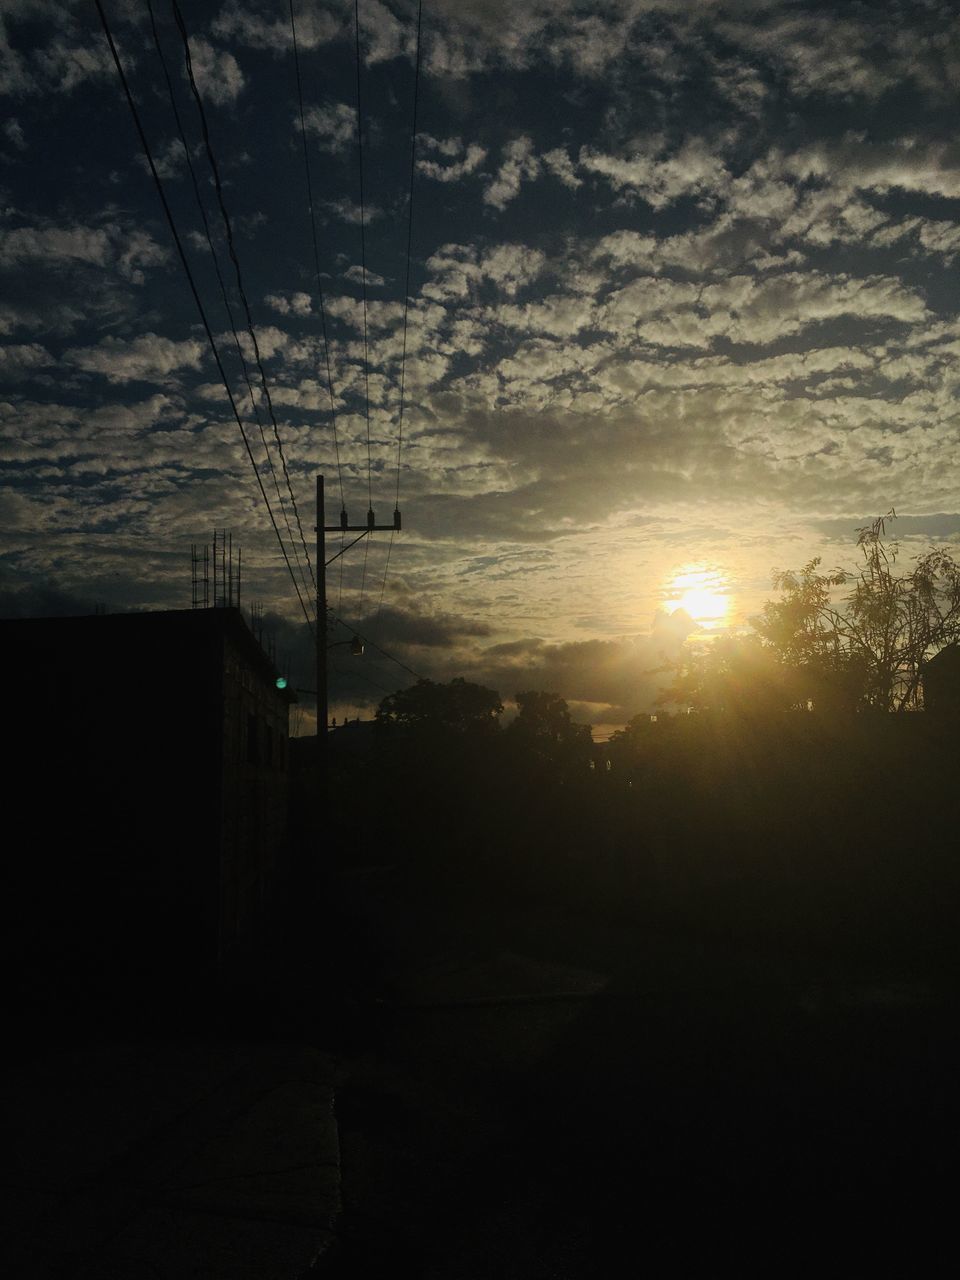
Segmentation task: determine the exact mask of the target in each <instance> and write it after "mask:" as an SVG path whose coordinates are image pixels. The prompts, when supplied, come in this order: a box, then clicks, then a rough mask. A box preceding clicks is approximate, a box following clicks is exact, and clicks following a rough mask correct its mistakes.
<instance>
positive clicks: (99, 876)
mask: <svg viewBox="0 0 960 1280" xmlns="http://www.w3.org/2000/svg"><path fill="white" fill-rule="evenodd" d="M0 651H2V653H3V655H4V658H5V666H6V670H7V677H8V689H7V698H6V708H5V710H6V716H5V720H6V724H7V731H8V735H9V741H10V743H11V745H12V747H13V752H12V755H13V760H14V763H13V767H12V771H10V773H9V774H8V783H9V785H10V791H9V795H10V806H9V809H8V838H10V840H11V843H10V845H8V853H7V863H8V871H9V878H8V893H7V895H6V910H5V915H6V916H7V919H6V921H5V934H4V948H5V950H7V951H8V953H10V955H11V956H12V959H13V960H14V962H15V969H16V974H17V975H18V981H19V989H20V995H21V996H22V997H23V998H24V999H26V1000H28V1001H29V1000H30V999H32V998H37V999H40V998H46V997H51V996H57V995H58V993H59V994H61V995H62V994H63V993H65V992H68V991H70V990H71V989H73V988H74V987H78V988H81V989H82V992H83V993H84V994H89V993H90V992H91V991H93V990H97V991H101V992H104V991H109V990H111V989H115V990H117V991H121V990H125V989H130V988H135V989H140V990H150V991H153V992H157V993H161V992H166V993H168V994H169V993H175V992H177V991H182V992H184V994H186V992H187V991H188V990H190V991H206V990H211V989H213V988H214V987H216V985H217V984H219V983H224V982H228V981H229V979H230V977H231V975H234V974H236V973H238V972H240V971H241V970H242V969H243V967H244V966H245V965H247V964H249V963H256V962H257V955H258V947H259V945H260V943H262V941H263V938H264V937H265V935H266V931H267V929H268V926H269V921H270V917H271V911H272V909H273V908H274V906H275V905H276V904H277V903H278V902H279V901H280V900H281V899H282V896H283V894H284V892H285V888H286V878H287V868H288V859H287V855H286V844H285V842H286V822H287V772H288V751H289V748H288V723H287V722H288V712H289V704H290V702H291V701H292V700H293V698H292V695H291V694H290V692H289V691H288V690H286V689H285V688H280V687H278V672H277V671H276V669H275V667H274V665H273V663H272V662H271V660H270V659H269V657H268V656H267V654H266V653H265V652H264V651H263V649H262V648H261V647H260V645H259V644H258V643H257V641H256V639H255V638H254V636H253V634H252V633H251V631H250V630H249V628H248V627H247V626H246V624H245V622H244V620H243V618H242V616H241V614H240V611H239V610H238V609H232V608H220V609H200V610H182V611H180V610H178V611H170V612H157V613H138V614H117V615H109V616H102V615H101V616H93V617H77V618H44V619H16V620H7V621H2V622H0ZM11 818H15V819H16V821H13V822H11V821H10V819H11ZM14 830H16V831H17V832H18V833H19V834H17V835H15V836H14V835H13V831H14Z"/></svg>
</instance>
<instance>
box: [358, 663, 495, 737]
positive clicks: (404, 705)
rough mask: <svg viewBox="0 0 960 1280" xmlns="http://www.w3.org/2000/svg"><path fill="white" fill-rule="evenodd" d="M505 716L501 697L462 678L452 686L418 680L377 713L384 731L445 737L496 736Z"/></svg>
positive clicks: (382, 703) (382, 705)
mask: <svg viewBox="0 0 960 1280" xmlns="http://www.w3.org/2000/svg"><path fill="white" fill-rule="evenodd" d="M502 712H503V703H502V702H501V701H500V695H499V694H498V693H496V692H495V691H494V690H493V689H487V688H486V687H485V686H484V685H481V684H473V683H471V682H470V681H469V680H464V679H463V678H462V677H461V676H458V677H457V678H456V679H454V680H451V681H450V682H449V683H448V684H438V683H435V682H434V681H433V680H418V681H417V683H416V684H415V685H411V686H410V688H408V689H400V690H399V691H398V692H397V693H391V694H390V695H389V696H388V697H386V698H384V699H383V701H382V702H381V703H380V706H379V707H378V709H377V717H376V718H377V723H378V725H380V727H381V729H383V728H388V729H389V728H393V729H401V730H407V731H409V732H416V733H427V734H430V735H442V736H460V737H462V736H465V735H471V736H473V735H477V734H489V733H495V732H496V731H497V730H498V729H499V719H498V717H499V716H500V715H501V714H502Z"/></svg>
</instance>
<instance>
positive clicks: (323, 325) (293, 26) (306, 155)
mask: <svg viewBox="0 0 960 1280" xmlns="http://www.w3.org/2000/svg"><path fill="white" fill-rule="evenodd" d="M290 34H291V36H292V37H293V64H294V67H295V68H296V73H297V104H298V106H299V109H300V139H301V141H302V143H303V167H304V170H305V172H306V175H307V204H308V206H309V209H310V234H311V238H312V240H313V265H314V272H315V275H316V281H317V301H318V303H319V305H320V330H321V332H322V334H323V350H324V355H325V358H326V366H327V387H328V389H329V392H330V420H331V422H332V423H333V447H334V451H335V453H336V459H337V480H338V482H339V485H340V507H341V510H344V509H345V508H346V503H345V502H344V500H343V471H342V469H341V467H340V441H339V438H338V435H337V408H336V401H335V397H334V393H333V375H332V373H331V369H330V342H329V339H328V337H327V313H326V308H325V307H324V304H323V285H322V284H321V282H320V249H319V246H318V244H317V217H316V213H315V211H314V207H313V182H312V180H311V177H310V152H309V150H308V148H307V127H306V124H305V122H304V118H303V83H302V81H301V79H300V54H299V51H298V49H297V23H296V19H295V17H294V12H293V0H290Z"/></svg>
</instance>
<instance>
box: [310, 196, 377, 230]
mask: <svg viewBox="0 0 960 1280" xmlns="http://www.w3.org/2000/svg"><path fill="white" fill-rule="evenodd" d="M321 207H322V208H324V209H326V210H327V212H328V213H330V214H332V215H333V217H335V218H337V219H339V220H340V221H341V222H349V223H352V224H354V225H355V226H359V225H360V206H359V205H358V204H354V203H353V201H352V200H350V199H348V198H347V197H346V196H344V197H342V198H341V199H340V200H323V201H321ZM382 217H383V210H382V209H381V208H379V207H378V206H377V205H375V204H368V203H366V202H364V206H363V221H364V222H365V223H366V224H367V225H369V224H370V223H371V222H375V221H376V219H377V218H382Z"/></svg>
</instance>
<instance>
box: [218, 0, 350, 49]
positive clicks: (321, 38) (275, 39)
mask: <svg viewBox="0 0 960 1280" xmlns="http://www.w3.org/2000/svg"><path fill="white" fill-rule="evenodd" d="M295 12H296V22H297V47H298V49H301V50H310V49H317V48H319V47H320V46H321V45H324V44H327V43H329V42H330V41H331V40H333V39H335V38H336V37H337V36H338V35H339V34H341V32H342V30H343V23H342V22H341V21H338V19H337V18H336V17H335V16H334V15H333V14H332V13H330V12H329V11H328V10H326V9H322V8H320V7H319V6H318V5H316V4H304V3H298V4H297V5H296V10H295ZM210 29H211V31H212V32H213V34H214V35H215V36H217V37H218V38H219V39H221V40H224V41H231V40H235V41H237V42H238V43H239V44H244V45H247V46H249V47H250V48H254V49H269V50H270V51H271V52H273V53H283V52H286V51H287V50H288V49H290V48H292V43H293V42H292V36H291V31H290V19H289V17H287V16H286V15H284V16H282V17H273V16H270V15H268V14H265V13H261V12H258V11H257V10H256V9H255V8H253V7H251V6H248V5H246V4H244V3H242V0H227V3H226V4H224V5H223V7H222V8H221V10H220V12H219V14H218V15H217V17H216V18H214V20H213V23H212V24H211V28H210Z"/></svg>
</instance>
